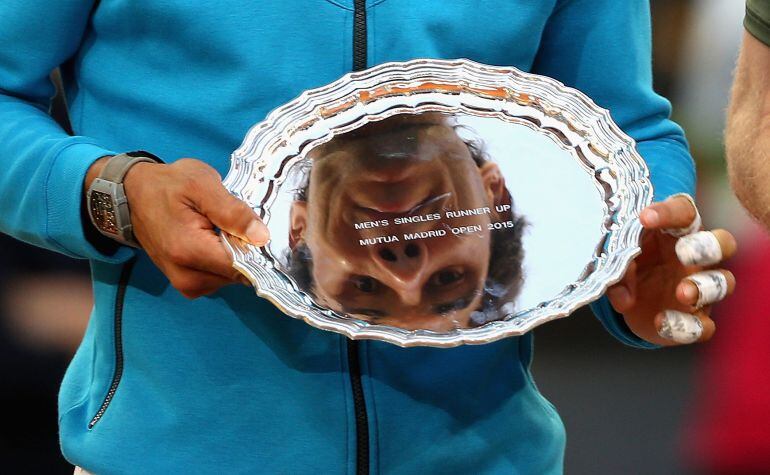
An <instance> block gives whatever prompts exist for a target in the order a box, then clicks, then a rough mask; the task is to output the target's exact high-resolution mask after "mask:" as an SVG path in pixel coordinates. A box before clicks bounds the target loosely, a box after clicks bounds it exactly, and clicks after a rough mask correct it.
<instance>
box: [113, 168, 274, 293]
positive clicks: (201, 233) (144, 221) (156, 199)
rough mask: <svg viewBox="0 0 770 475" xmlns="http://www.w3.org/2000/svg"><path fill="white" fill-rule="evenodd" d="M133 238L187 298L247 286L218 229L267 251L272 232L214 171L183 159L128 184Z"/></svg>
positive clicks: (138, 174) (141, 171) (133, 175)
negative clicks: (226, 287) (264, 247)
mask: <svg viewBox="0 0 770 475" xmlns="http://www.w3.org/2000/svg"><path fill="white" fill-rule="evenodd" d="M124 186H125V192H126V197H127V199H128V204H129V207H130V210H131V222H132V224H133V231H134V236H135V237H136V239H137V240H138V241H139V243H140V244H141V245H142V248H143V249H144V250H145V251H146V252H147V254H148V255H149V256H150V258H151V259H152V261H153V262H154V263H155V265H157V266H158V268H159V269H160V270H161V271H162V272H163V273H164V274H165V275H166V277H168V279H169V281H170V282H171V285H172V286H174V288H176V289H177V290H179V291H180V292H181V293H182V294H183V295H184V296H185V297H188V298H196V297H199V296H201V295H206V294H209V293H212V292H214V291H216V290H217V289H219V288H220V287H222V286H225V285H228V284H232V283H236V282H242V283H243V282H244V278H243V277H242V276H241V274H240V273H239V272H238V271H236V270H235V269H234V268H233V266H232V259H231V257H230V255H229V254H228V252H227V250H226V249H225V247H224V245H223V243H222V241H221V238H220V236H219V235H218V234H217V232H216V228H219V229H221V230H223V231H226V232H228V233H230V234H233V235H235V236H238V237H239V238H241V239H244V240H246V241H249V242H251V243H252V244H254V245H257V246H262V245H264V244H265V243H266V242H267V240H268V238H269V234H268V230H267V227H266V226H265V225H264V224H263V223H262V222H261V221H260V220H259V218H258V217H257V215H256V214H255V213H254V212H253V211H252V210H251V208H249V206H248V205H247V204H246V203H244V202H242V201H240V200H238V199H237V198H235V197H234V196H233V195H231V194H230V193H229V192H228V191H227V190H226V189H225V188H224V186H222V181H221V177H220V176H219V174H218V173H217V172H216V170H214V169H213V168H212V167H210V166H209V165H207V164H205V163H203V162H201V161H199V160H195V159H189V158H186V159H182V160H178V161H176V162H174V163H172V164H170V165H161V164H152V163H139V164H137V165H135V166H133V167H132V168H131V169H130V170H129V171H128V174H127V175H126V178H125V180H124Z"/></svg>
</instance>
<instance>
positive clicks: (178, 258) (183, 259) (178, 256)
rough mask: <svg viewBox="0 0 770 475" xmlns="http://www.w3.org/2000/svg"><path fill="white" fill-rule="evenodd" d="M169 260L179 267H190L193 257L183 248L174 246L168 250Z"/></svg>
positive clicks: (177, 245)
mask: <svg viewBox="0 0 770 475" xmlns="http://www.w3.org/2000/svg"><path fill="white" fill-rule="evenodd" d="M166 256H167V258H168V260H170V261H171V262H173V263H174V264H177V265H188V264H190V263H191V262H190V261H191V257H192V256H191V255H190V253H189V252H188V251H187V249H185V248H184V247H183V246H181V245H179V244H174V245H171V246H169V247H168V248H167V249H166Z"/></svg>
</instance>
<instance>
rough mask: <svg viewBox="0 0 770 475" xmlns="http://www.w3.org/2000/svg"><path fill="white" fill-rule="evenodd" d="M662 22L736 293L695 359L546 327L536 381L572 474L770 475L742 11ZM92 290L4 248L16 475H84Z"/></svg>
mask: <svg viewBox="0 0 770 475" xmlns="http://www.w3.org/2000/svg"><path fill="white" fill-rule="evenodd" d="M652 9H653V29H654V44H655V57H654V66H655V87H656V89H657V90H658V92H660V93H661V94H663V95H664V96H666V97H668V98H670V99H671V101H672V103H673V105H674V115H675V119H676V120H677V121H678V122H679V123H680V124H682V125H683V126H684V128H685V130H686V131H687V133H688V137H689V139H690V142H691V146H692V151H693V155H694V156H695V158H696V161H697V163H698V174H699V176H698V181H699V190H698V201H699V203H700V207H701V212H702V214H703V216H704V221H705V224H706V226H707V227H723V228H727V229H730V230H731V231H732V232H733V233H734V234H735V235H736V236H737V237H738V240H739V243H740V247H741V250H740V253H739V256H738V257H736V258H734V259H733V260H732V261H731V263H730V267H731V268H732V270H733V271H734V272H735V274H736V276H737V278H738V280H739V282H740V285H739V287H738V289H739V290H738V292H737V293H736V295H735V296H733V297H732V298H731V299H730V301H729V303H728V304H726V305H723V306H721V307H718V308H717V309H716V310H715V312H714V313H715V315H716V317H715V320H716V322H717V328H718V330H719V331H718V332H717V333H716V336H715V338H714V339H713V340H712V342H711V343H709V344H707V345H701V346H699V347H685V348H674V349H667V350H664V351H644V350H635V349H631V348H627V347H624V346H623V345H621V344H620V343H618V342H617V341H615V340H614V339H613V338H612V337H610V336H609V334H607V333H606V332H605V331H604V330H603V329H602V327H601V325H600V324H599V323H598V321H597V320H596V319H595V318H594V317H593V316H592V315H591V314H590V312H588V311H580V312H578V313H576V314H573V315H572V316H571V317H570V318H567V319H562V320H558V321H555V322H552V323H549V324H548V325H545V326H543V327H540V328H538V329H537V330H536V331H535V334H536V340H537V345H536V353H537V354H536V358H535V363H534V367H533V371H534V373H535V379H536V381H537V382H538V386H539V387H540V390H541V391H542V392H543V393H544V394H545V396H546V397H548V398H549V399H550V400H551V401H552V402H553V403H554V404H555V405H556V407H557V408H558V409H559V412H560V413H561V416H562V418H563V420H564V423H565V425H566V426H567V434H568V437H567V455H566V467H565V468H566V473H568V474H596V473H602V474H603V473H607V474H616V473H622V474H652V473H654V474H731V475H739V474H760V473H770V345H768V344H767V343H766V342H767V337H768V336H770V306H769V305H768V304H767V303H762V302H759V301H752V300H751V297H750V296H752V295H754V296H761V295H763V292H762V290H763V289H762V287H763V286H764V283H765V282H770V238H768V237H767V236H766V235H765V234H764V233H763V232H762V231H761V230H760V229H759V228H758V227H757V226H756V225H754V224H753V223H752V222H751V221H750V220H749V219H748V217H747V216H746V214H745V213H744V212H743V211H742V209H741V208H740V206H739V205H738V204H737V202H736V200H735V198H734V197H733V196H732V194H731V192H730V190H729V187H728V185H727V180H726V176H725V164H724V158H723V145H722V130H723V127H724V117H725V108H726V104H727V100H728V97H729V87H730V83H731V77H732V70H733V66H734V64H735V59H736V57H737V52H738V47H739V44H740V39H741V35H742V33H743V27H742V20H743V11H744V2H743V1H738V0H731V1H725V0H653V1H652ZM611 73H612V72H611V71H609V70H608V74H611ZM61 111H62V108H61V104H60V103H59V104H58V106H55V107H54V108H53V113H54V115H58V116H59V117H58V118H59V119H60V120H61V121H62V122H63V123H66V117H63V116H61ZM765 274H767V277H765ZM88 279H89V277H88V267H87V265H86V263H84V262H77V261H73V260H69V259H66V258H64V257H61V256H57V255H54V254H50V253H47V252H45V251H42V250H39V249H36V248H30V247H28V246H25V245H23V244H21V243H18V242H16V241H14V240H12V239H10V238H8V237H6V236H3V235H0V411H2V412H3V413H2V420H3V424H2V426H0V463H2V464H3V471H5V472H6V473H16V472H17V471H18V472H21V471H23V472H25V473H50V474H55V473H72V468H71V467H70V466H69V465H68V464H67V463H66V462H65V461H64V460H63V459H62V457H61V455H60V454H59V448H58V440H57V426H56V421H57V415H56V393H57V390H58V386H59V382H60V380H61V378H62V376H63V374H64V370H65V369H66V365H67V363H68V361H69V359H70V357H71V355H72V354H73V352H74V350H75V348H76V347H77V345H78V343H79V340H80V337H81V335H82V332H83V331H84V329H85V325H86V322H87V319H88V314H89V312H90V307H91V294H90V283H89V280H88ZM754 287H756V289H754ZM20 417H21V418H23V422H21V423H15V422H14V423H11V421H17V420H19V418H20ZM15 469H18V470H15Z"/></svg>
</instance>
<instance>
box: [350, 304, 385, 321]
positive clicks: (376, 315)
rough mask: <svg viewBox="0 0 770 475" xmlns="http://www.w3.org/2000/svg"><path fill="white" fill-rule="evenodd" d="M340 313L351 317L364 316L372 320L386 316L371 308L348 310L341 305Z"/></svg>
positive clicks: (382, 312) (380, 311)
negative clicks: (372, 318)
mask: <svg viewBox="0 0 770 475" xmlns="http://www.w3.org/2000/svg"><path fill="white" fill-rule="evenodd" d="M342 311H343V312H345V313H349V314H351V315H366V316H367V317H374V318H382V317H387V316H388V314H387V313H386V312H384V311H382V310H377V309H373V308H349V307H346V306H344V305H343V306H342Z"/></svg>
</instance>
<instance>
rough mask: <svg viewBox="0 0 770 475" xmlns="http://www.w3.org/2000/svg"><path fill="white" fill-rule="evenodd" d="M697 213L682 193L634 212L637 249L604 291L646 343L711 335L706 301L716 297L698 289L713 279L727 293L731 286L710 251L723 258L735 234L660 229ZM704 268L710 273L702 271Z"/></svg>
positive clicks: (701, 338)
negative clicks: (637, 222) (681, 234)
mask: <svg viewBox="0 0 770 475" xmlns="http://www.w3.org/2000/svg"><path fill="white" fill-rule="evenodd" d="M696 212H697V210H696V209H695V208H694V206H693V204H692V203H691V202H690V200H689V199H687V198H686V197H683V196H676V197H672V198H669V199H668V200H666V201H663V202H660V203H655V204H653V205H651V206H649V207H647V208H646V209H644V210H643V211H642V213H641V214H640V217H639V219H640V221H641V223H642V226H644V231H643V234H642V254H641V255H640V256H639V257H637V258H636V260H635V261H634V262H633V263H631V266H629V268H628V271H627V272H626V275H625V276H624V277H623V280H622V281H621V282H619V283H618V284H616V285H615V286H613V287H611V288H610V289H609V290H608V292H607V296H608V297H609V299H610V303H611V304H612V306H613V307H614V308H615V310H617V311H618V312H620V313H622V314H623V316H624V317H625V320H626V323H627V324H628V326H629V328H630V329H631V330H632V331H633V332H634V333H635V334H636V335H638V336H639V337H641V338H644V339H645V340H647V341H649V342H652V343H657V344H660V345H676V344H682V343H692V342H694V341H706V340H708V339H710V338H711V336H712V335H713V334H714V330H715V327H714V322H713V321H712V320H711V318H709V313H710V305H709V304H711V303H713V302H714V300H715V299H716V298H718V296H717V295H716V294H715V293H714V292H711V295H701V292H708V291H709V288H708V286H709V284H711V282H712V279H714V280H720V281H721V282H722V283H723V284H724V285H725V286H726V289H725V290H726V293H727V294H730V293H732V291H733V289H734V288H735V277H733V275H732V273H730V272H729V271H727V270H724V269H714V265H715V264H717V263H716V262H713V261H714V260H715V258H714V256H716V260H723V259H727V258H729V257H730V256H732V255H733V254H734V253H735V250H736V243H735V239H734V238H733V236H732V235H731V234H730V233H729V232H727V231H725V230H715V231H713V232H712V234H713V235H706V234H701V233H699V234H697V235H691V236H685V237H682V238H676V237H674V236H672V235H670V234H668V233H666V232H664V231H665V230H669V229H679V228H687V227H688V226H689V225H690V224H691V223H692V222H693V221H694V219H695V216H696ZM703 238H705V240H703ZM714 238H716V239H714ZM679 239H681V240H682V242H681V243H680V244H679V254H680V256H679V257H678V256H677V249H675V247H676V245H677V241H678V240H679ZM699 239H700V240H701V241H703V242H705V243H706V244H705V248H704V246H703V245H701V243H699V242H695V241H698V240H699ZM709 243H711V244H709ZM717 243H718V244H717ZM709 247H710V248H711V249H709ZM704 250H705V251H707V252H705V253H704V252H703V251H704ZM708 251H711V252H708ZM688 252H689V257H690V258H692V259H691V262H686V264H687V265H686V264H683V263H682V262H681V261H680V259H681V256H682V255H683V254H685V255H686V254H688ZM708 254H711V255H710V256H709V255H708ZM720 255H721V256H720ZM709 261H711V262H709ZM707 270H709V273H707V274H703V273H702V272H704V271H707ZM714 272H718V273H721V274H722V275H721V276H720V275H716V274H714ZM722 277H723V279H722ZM699 279H700V282H701V283H703V282H705V284H704V285H702V286H701V287H702V288H701V287H699V286H697V285H696V283H695V282H696V281H698V280H699ZM711 290H713V288H712V289H711ZM704 299H705V301H704ZM699 300H700V305H699Z"/></svg>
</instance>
